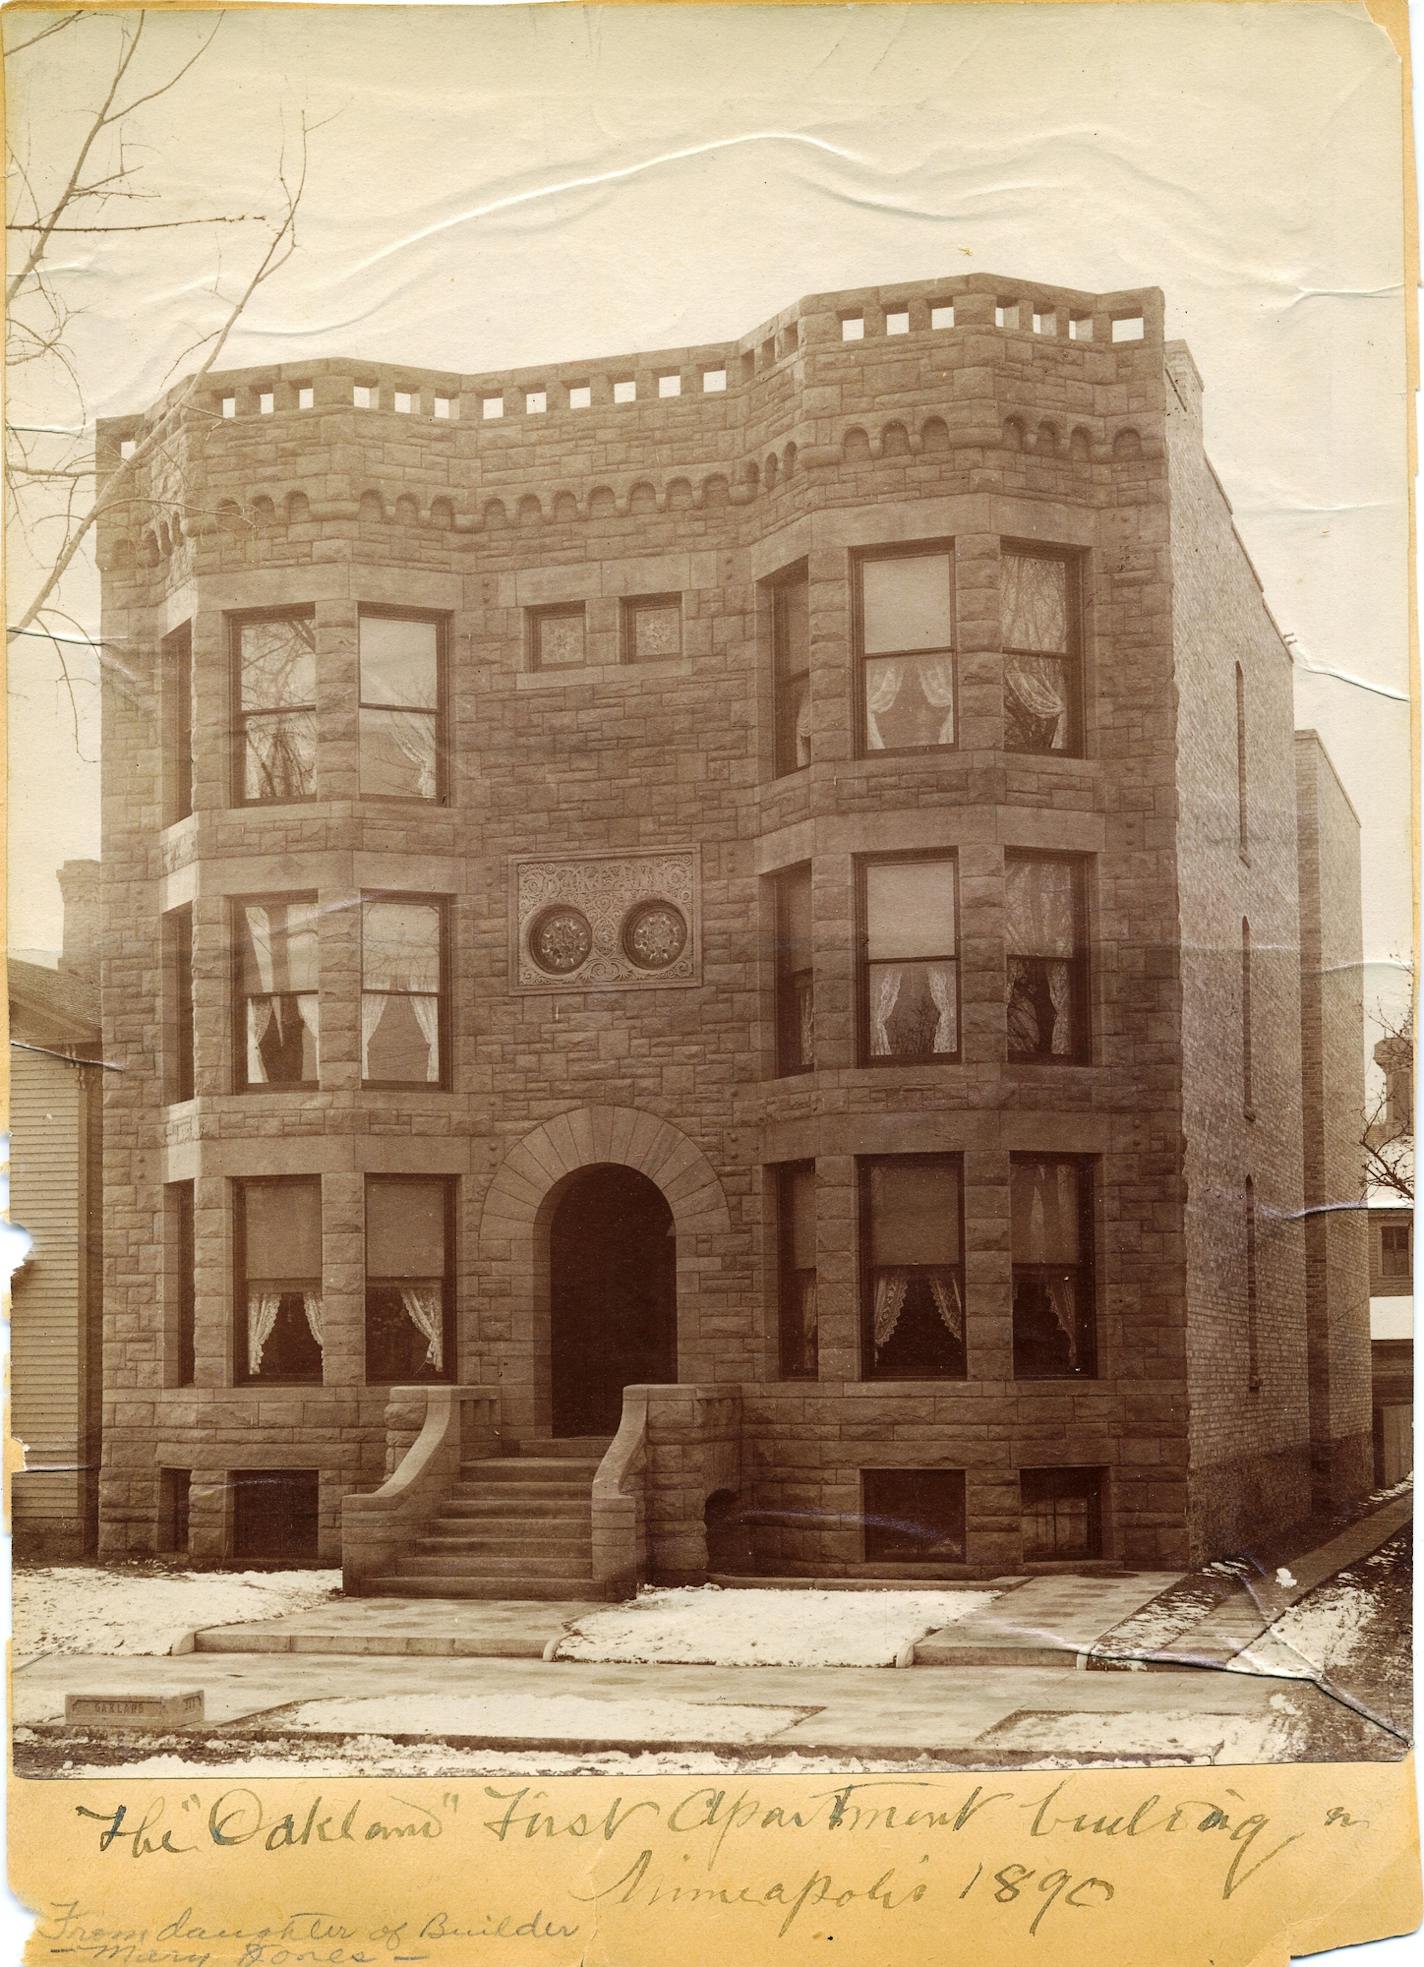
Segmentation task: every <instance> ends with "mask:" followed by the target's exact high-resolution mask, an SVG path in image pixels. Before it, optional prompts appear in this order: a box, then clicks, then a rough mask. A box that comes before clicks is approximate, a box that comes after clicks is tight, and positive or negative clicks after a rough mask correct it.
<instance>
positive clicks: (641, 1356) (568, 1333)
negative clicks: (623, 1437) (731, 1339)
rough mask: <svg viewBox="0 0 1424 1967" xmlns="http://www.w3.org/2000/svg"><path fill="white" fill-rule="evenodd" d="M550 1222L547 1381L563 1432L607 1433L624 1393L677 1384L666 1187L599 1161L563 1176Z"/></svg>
mask: <svg viewBox="0 0 1424 1967" xmlns="http://www.w3.org/2000/svg"><path fill="white" fill-rule="evenodd" d="M553 1201H554V1210H553V1214H552V1216H551V1218H550V1221H549V1382H550V1398H551V1414H550V1419H551V1425H552V1431H553V1433H554V1434H556V1435H610V1434H613V1433H615V1432H616V1431H617V1427H618V1422H619V1420H620V1418H621V1416H622V1412H623V1389H624V1387H625V1386H642V1385H648V1384H652V1385H660V1386H665V1385H667V1384H669V1383H670V1382H672V1381H674V1380H676V1378H677V1232H676V1228H675V1226H674V1223H673V1216H672V1210H671V1209H670V1208H669V1207H668V1204H667V1201H666V1199H665V1198H664V1196H663V1193H662V1190H661V1189H660V1188H659V1187H658V1186H657V1184H656V1183H655V1182H652V1181H650V1180H649V1179H648V1177H647V1176H646V1175H643V1174H640V1173H639V1172H638V1170H637V1169H636V1168H629V1167H626V1166H623V1165H621V1164H619V1163H618V1162H612V1161H602V1162H596V1163H594V1165H593V1166H591V1167H588V1168H581V1169H579V1171H578V1172H577V1173H576V1174H572V1175H568V1176H566V1177H565V1179H564V1180H563V1182H562V1183H560V1185H559V1188H558V1190H557V1192H556V1194H555V1196H554V1198H553Z"/></svg>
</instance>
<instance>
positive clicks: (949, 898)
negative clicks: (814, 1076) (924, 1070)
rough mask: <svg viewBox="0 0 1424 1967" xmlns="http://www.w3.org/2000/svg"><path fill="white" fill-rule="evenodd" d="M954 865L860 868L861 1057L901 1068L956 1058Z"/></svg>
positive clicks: (945, 861)
mask: <svg viewBox="0 0 1424 1967" xmlns="http://www.w3.org/2000/svg"><path fill="white" fill-rule="evenodd" d="M956 874H957V869H956V864H955V860H954V858H953V856H952V855H950V856H945V857H942V858H939V859H934V860H925V859H913V860H907V859H897V860H883V861H882V860H876V861H867V862H865V863H863V865H862V867H861V870H860V880H861V892H860V911H861V921H862V925H863V927H862V938H861V950H862V956H861V966H860V970H861V973H860V1010H861V1016H860V1024H861V1057H862V1060H863V1061H864V1062H865V1063H866V1064H869V1065H905V1064H913V1063H916V1062H924V1061H934V1060H944V1059H953V1058H957V1057H958V1055H959V965H958V960H957V942H958V937H957V932H956V922H955V917H956V890H957V880H956Z"/></svg>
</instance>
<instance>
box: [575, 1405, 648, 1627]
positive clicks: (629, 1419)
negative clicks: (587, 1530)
mask: <svg viewBox="0 0 1424 1967" xmlns="http://www.w3.org/2000/svg"><path fill="white" fill-rule="evenodd" d="M656 1391H657V1389H656V1388H655V1387H648V1386H625V1387H624V1389H623V1416H622V1419H621V1420H620V1421H619V1423H618V1432H617V1433H616V1434H615V1435H614V1437H613V1439H612V1440H611V1441H610V1442H609V1444H608V1448H607V1450H606V1452H605V1454H604V1457H603V1460H602V1461H601V1462H600V1463H599V1465H598V1472H597V1474H596V1475H595V1476H594V1478H593V1493H592V1499H591V1500H592V1526H593V1578H594V1589H595V1590H596V1591H597V1592H598V1594H599V1596H600V1597H602V1598H631V1597H632V1596H633V1594H634V1593H635V1592H636V1591H637V1590H638V1588H639V1586H640V1585H641V1584H642V1583H643V1582H644V1580H645V1579H646V1577H647V1575H648V1517H647V1486H648V1483H647V1477H648V1396H649V1395H650V1394H652V1393H654V1392H656Z"/></svg>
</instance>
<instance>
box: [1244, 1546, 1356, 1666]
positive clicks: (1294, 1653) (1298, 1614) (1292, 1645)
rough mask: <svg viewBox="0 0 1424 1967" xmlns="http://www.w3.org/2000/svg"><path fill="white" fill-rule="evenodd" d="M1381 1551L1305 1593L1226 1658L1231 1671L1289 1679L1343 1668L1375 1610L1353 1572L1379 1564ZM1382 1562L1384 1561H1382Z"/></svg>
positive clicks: (1346, 1664) (1354, 1651)
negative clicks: (1299, 1599) (1242, 1646)
mask: <svg viewBox="0 0 1424 1967" xmlns="http://www.w3.org/2000/svg"><path fill="white" fill-rule="evenodd" d="M1381 1555H1382V1553H1380V1552H1376V1553H1375V1555H1374V1557H1371V1558H1367V1559H1366V1560H1365V1561H1364V1563H1363V1564H1362V1565H1360V1566H1359V1567H1357V1569H1356V1572H1355V1575H1354V1576H1353V1577H1352V1576H1350V1575H1348V1574H1347V1575H1345V1576H1343V1577H1339V1578H1335V1579H1333V1580H1332V1581H1331V1582H1330V1583H1329V1584H1325V1585H1322V1586H1321V1587H1320V1588H1319V1590H1318V1591H1312V1592H1310V1593H1309V1594H1308V1595H1307V1596H1306V1597H1304V1598H1302V1599H1301V1601H1300V1603H1299V1604H1297V1605H1292V1606H1291V1607H1290V1609H1289V1611H1285V1612H1282V1614H1281V1616H1280V1617H1279V1618H1278V1619H1277V1620H1276V1621H1275V1623H1274V1624H1273V1625H1271V1626H1269V1627H1268V1628H1267V1630H1266V1631H1265V1632H1263V1633H1262V1634H1261V1636H1260V1638H1259V1639H1256V1640H1253V1641H1252V1643H1251V1644H1250V1645H1249V1646H1247V1647H1246V1648H1245V1649H1244V1650H1243V1651H1242V1652H1240V1653H1238V1654H1237V1656H1236V1658H1235V1659H1234V1660H1232V1661H1230V1663H1229V1666H1228V1671H1229V1672H1231V1673H1266V1674H1271V1675H1279V1676H1282V1677H1284V1678H1288V1679H1291V1680H1325V1679H1330V1678H1331V1677H1333V1676H1334V1675H1336V1674H1338V1672H1339V1671H1340V1669H1341V1668H1342V1667H1347V1666H1348V1665H1349V1664H1350V1662H1351V1659H1352V1657H1353V1656H1354V1654H1355V1653H1356V1652H1357V1650H1358V1649H1359V1647H1360V1644H1361V1642H1362V1640H1363V1638H1364V1630H1365V1626H1366V1623H1367V1622H1368V1621H1369V1619H1370V1618H1371V1617H1372V1615H1373V1613H1374V1610H1375V1597H1374V1593H1373V1592H1372V1591H1371V1590H1370V1589H1369V1587H1368V1585H1366V1584H1363V1583H1361V1582H1360V1578H1359V1573H1360V1572H1361V1571H1364V1570H1369V1569H1379V1568H1383V1567H1382V1566H1380V1565H1379V1563H1378V1560H1379V1558H1380V1556H1381ZM1386 1561H1388V1560H1386Z"/></svg>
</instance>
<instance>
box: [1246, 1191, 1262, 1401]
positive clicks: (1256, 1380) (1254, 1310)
mask: <svg viewBox="0 0 1424 1967" xmlns="http://www.w3.org/2000/svg"><path fill="white" fill-rule="evenodd" d="M1245 1214H1246V1385H1247V1388H1248V1390H1249V1391H1250V1392H1252V1393H1257V1392H1259V1391H1260V1386H1261V1345H1260V1315H1261V1307H1260V1296H1259V1288H1258V1283H1257V1277H1256V1184H1255V1182H1254V1181H1252V1179H1251V1177H1250V1176H1249V1175H1248V1176H1247V1177H1246V1204H1245Z"/></svg>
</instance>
